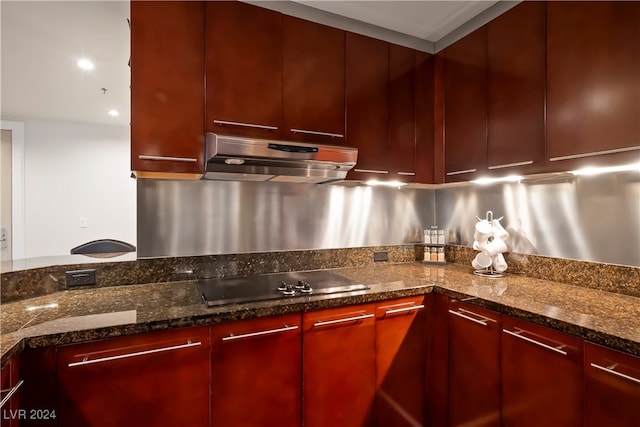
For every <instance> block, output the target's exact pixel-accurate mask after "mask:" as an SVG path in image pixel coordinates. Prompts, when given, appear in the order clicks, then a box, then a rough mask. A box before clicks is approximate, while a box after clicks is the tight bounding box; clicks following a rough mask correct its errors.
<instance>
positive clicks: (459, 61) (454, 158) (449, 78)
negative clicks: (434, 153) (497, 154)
mask: <svg viewBox="0 0 640 427" xmlns="http://www.w3.org/2000/svg"><path fill="white" fill-rule="evenodd" d="M443 52H444V57H445V70H444V74H445V75H444V97H445V102H444V110H445V111H444V121H445V122H444V123H445V181H447V182H452V181H460V180H462V181H465V180H468V179H470V178H472V177H473V176H475V173H476V172H477V171H480V170H483V169H485V168H486V165H487V28H486V26H484V27H481V28H479V29H478V30H476V31H474V32H473V33H471V34H469V35H468V36H466V37H464V38H463V39H461V40H459V41H457V42H456V43H454V44H452V45H451V46H449V47H447V48H446V49H445V50H444V51H443Z"/></svg>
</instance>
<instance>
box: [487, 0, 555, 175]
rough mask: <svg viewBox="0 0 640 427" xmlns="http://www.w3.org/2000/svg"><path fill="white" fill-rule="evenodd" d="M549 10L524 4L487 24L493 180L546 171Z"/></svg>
mask: <svg viewBox="0 0 640 427" xmlns="http://www.w3.org/2000/svg"><path fill="white" fill-rule="evenodd" d="M545 6H546V5H545V3H544V2H523V3H521V4H519V5H517V6H515V7H514V8H512V9H510V10H509V11H507V12H505V13H504V14H502V15H500V16H499V17H497V18H496V19H494V20H493V21H491V22H489V24H487V65H488V86H487V95H488V97H487V114H488V121H487V123H488V134H487V136H488V141H487V144H488V147H487V164H488V168H489V170H490V174H491V175H499V174H509V173H513V172H516V171H517V172H518V173H527V172H535V171H540V170H541V168H542V167H543V166H544V161H545V127H544V126H545V124H544V106H545Z"/></svg>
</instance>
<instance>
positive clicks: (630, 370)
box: [584, 342, 640, 427]
mask: <svg viewBox="0 0 640 427" xmlns="http://www.w3.org/2000/svg"><path fill="white" fill-rule="evenodd" d="M584 353H585V354H584V372H585V374H584V378H585V384H584V397H585V402H584V403H585V404H584V408H585V414H584V422H585V424H584V425H585V426H586V427H599V426H610V427H625V426H633V425H637V424H638V421H639V420H640V358H639V357H635V356H632V355H630V354H626V353H622V352H619V351H615V350H611V349H608V348H605V347H601V346H598V345H595V344H591V343H588V342H587V343H585V345H584Z"/></svg>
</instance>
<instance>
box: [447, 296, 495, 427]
mask: <svg viewBox="0 0 640 427" xmlns="http://www.w3.org/2000/svg"><path fill="white" fill-rule="evenodd" d="M448 315H449V316H448V317H449V319H448V320H449V425H450V426H498V427H499V426H500V315H499V314H498V313H495V312H492V311H490V310H485V309H482V308H480V307H476V306H473V305H470V304H465V303H463V302H460V301H456V300H452V301H451V302H450V303H449V309H448Z"/></svg>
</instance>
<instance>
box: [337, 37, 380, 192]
mask: <svg viewBox="0 0 640 427" xmlns="http://www.w3.org/2000/svg"><path fill="white" fill-rule="evenodd" d="M346 73H347V75H346V79H347V141H348V144H349V145H350V146H352V147H357V148H358V163H357V164H356V166H355V168H354V169H353V170H352V171H351V172H349V175H348V178H349V179H387V178H388V174H389V158H388V154H389V150H388V148H389V107H388V105H389V104H388V103H389V90H388V83H389V43H387V42H384V41H381V40H376V39H372V38H370V37H365V36H361V35H358V34H353V33H347V71H346Z"/></svg>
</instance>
